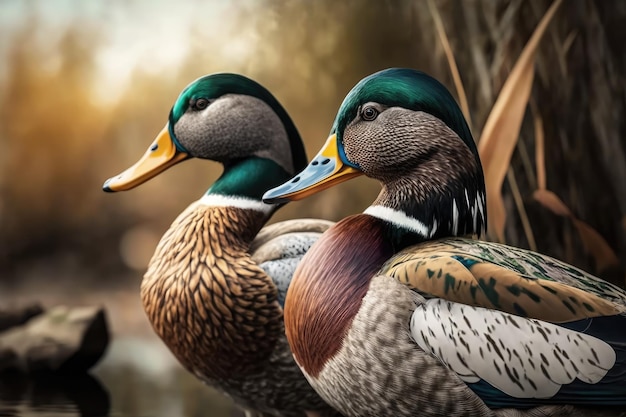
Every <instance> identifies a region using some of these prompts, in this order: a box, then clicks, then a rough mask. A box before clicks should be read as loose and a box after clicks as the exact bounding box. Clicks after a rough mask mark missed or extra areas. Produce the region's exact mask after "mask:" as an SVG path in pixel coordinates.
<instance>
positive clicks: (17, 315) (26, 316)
mask: <svg viewBox="0 0 626 417" xmlns="http://www.w3.org/2000/svg"><path fill="white" fill-rule="evenodd" d="M41 313H43V308H42V307H41V304H39V303H33V304H29V305H27V306H23V307H14V308H8V309H0V332H3V331H5V330H8V329H10V328H11V327H15V326H19V325H22V324H24V323H26V322H27V321H28V320H30V319H32V318H33V317H35V316H38V315H39V314H41Z"/></svg>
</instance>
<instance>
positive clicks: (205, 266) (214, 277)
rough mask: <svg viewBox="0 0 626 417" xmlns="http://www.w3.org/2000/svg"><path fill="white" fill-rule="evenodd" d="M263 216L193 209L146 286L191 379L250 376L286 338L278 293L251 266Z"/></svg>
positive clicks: (168, 238) (147, 301) (166, 243)
mask: <svg viewBox="0 0 626 417" xmlns="http://www.w3.org/2000/svg"><path fill="white" fill-rule="evenodd" d="M265 219H266V217H265V215H264V214H263V213H260V212H255V211H251V210H243V209H237V208H233V207H206V206H203V205H197V204H194V205H192V206H190V207H189V208H188V209H187V210H186V211H184V212H183V213H182V214H181V215H180V216H179V217H178V219H176V220H175V221H174V223H173V224H172V226H171V228H170V229H169V230H168V231H167V233H166V234H165V235H164V236H163V238H162V240H161V242H160V243H159V245H158V247H157V250H156V252H155V254H154V256H153V258H152V260H151V262H150V266H149V268H148V271H147V272H146V274H145V276H144V281H143V283H142V289H141V297H142V301H143V304H144V308H145V310H146V313H147V315H148V318H149V319H150V321H151V323H152V326H153V327H154V329H155V331H156V333H157V334H158V335H159V336H160V337H161V338H162V339H163V341H164V342H165V343H166V344H167V346H168V347H169V348H170V349H171V350H172V352H173V353H174V355H175V356H176V357H177V358H178V359H179V360H180V362H181V363H182V364H183V365H184V366H185V367H186V368H187V369H189V370H190V371H192V372H194V373H200V374H202V375H204V376H206V377H207V378H211V379H225V378H231V377H233V376H236V375H244V374H246V373H247V372H251V371H252V370H253V369H255V368H256V367H257V366H259V363H261V362H262V361H263V359H265V358H267V357H268V355H270V353H271V351H272V349H273V348H274V345H275V343H276V341H277V339H278V338H279V337H281V336H282V332H283V326H282V311H281V308H280V305H279V304H278V302H277V301H276V293H277V290H276V287H275V285H274V283H273V282H272V280H271V279H270V278H269V277H268V276H267V275H266V274H265V272H264V271H263V270H262V269H261V268H260V267H259V266H258V265H257V264H256V263H254V262H253V261H252V260H251V259H250V255H249V254H248V252H247V249H248V247H247V246H248V244H249V242H251V241H252V238H253V237H254V235H255V234H256V232H257V231H258V230H259V229H260V227H261V226H262V224H263V223H264V221H265Z"/></svg>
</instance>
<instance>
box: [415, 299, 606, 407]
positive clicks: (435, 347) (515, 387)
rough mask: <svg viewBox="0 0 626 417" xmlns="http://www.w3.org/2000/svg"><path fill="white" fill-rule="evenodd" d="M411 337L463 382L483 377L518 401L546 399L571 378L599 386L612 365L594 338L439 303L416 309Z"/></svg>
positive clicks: (494, 312) (430, 302) (602, 344)
mask: <svg viewBox="0 0 626 417" xmlns="http://www.w3.org/2000/svg"><path fill="white" fill-rule="evenodd" d="M411 335H412V337H413V339H414V340H415V341H416V342H417V344H418V345H419V346H420V347H421V348H422V349H423V350H424V351H425V352H430V353H432V354H433V355H435V356H436V357H437V358H439V360H441V361H442V362H443V363H445V364H446V365H447V366H448V367H449V368H450V369H452V370H453V371H455V372H456V373H457V374H458V375H459V376H460V377H461V379H463V380H464V381H465V382H468V383H472V382H478V380H479V379H483V380H485V381H486V382H488V383H489V384H491V385H493V386H494V387H496V388H498V389H499V390H501V391H502V392H504V393H506V394H508V395H510V396H512V397H516V398H550V397H552V396H554V395H555V394H556V393H557V392H558V390H559V389H560V388H561V386H562V385H564V384H568V383H571V382H572V381H573V380H574V379H575V378H578V379H580V380H581V381H584V382H587V383H590V384H594V383H597V382H598V381H600V380H601V379H602V378H603V377H604V376H605V375H606V373H607V372H608V370H609V369H610V368H611V367H612V366H613V365H614V364H615V351H614V350H613V349H612V348H611V346H609V345H608V344H607V343H605V342H604V341H602V340H600V339H598V338H595V337H593V336H589V335H586V334H583V333H579V332H575V331H572V330H569V329H565V328H563V327H559V326H557V325H555V324H552V323H547V322H543V321H540V320H535V319H527V318H523V317H518V316H514V315H512V314H508V313H504V312H501V311H497V310H490V309H485V308H481V307H471V306H467V305H464V304H458V303H452V302H449V301H445V300H442V299H431V300H427V301H426V302H424V303H423V304H422V305H420V306H418V307H417V309H416V310H415V311H414V313H413V315H412V317H411Z"/></svg>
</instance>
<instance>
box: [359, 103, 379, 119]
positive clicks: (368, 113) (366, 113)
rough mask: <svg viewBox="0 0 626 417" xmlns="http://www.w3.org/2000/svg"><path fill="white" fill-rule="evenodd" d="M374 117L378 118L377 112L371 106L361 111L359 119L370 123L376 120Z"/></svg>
mask: <svg viewBox="0 0 626 417" xmlns="http://www.w3.org/2000/svg"><path fill="white" fill-rule="evenodd" d="M376 117H378V110H376V109H375V108H374V107H372V106H367V107H365V108H364V109H363V110H362V111H361V118H363V120H366V121H368V122H371V121H372V120H374V119H376Z"/></svg>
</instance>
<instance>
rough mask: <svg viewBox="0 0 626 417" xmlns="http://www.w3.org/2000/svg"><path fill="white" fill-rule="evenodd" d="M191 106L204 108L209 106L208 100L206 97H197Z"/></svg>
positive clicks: (199, 108) (197, 108) (196, 108)
mask: <svg viewBox="0 0 626 417" xmlns="http://www.w3.org/2000/svg"><path fill="white" fill-rule="evenodd" d="M192 106H193V108H194V109H195V110H204V109H206V108H207V107H208V106H209V100H207V99H206V98H199V99H197V100H196V101H195V102H194V103H193V105H192Z"/></svg>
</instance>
